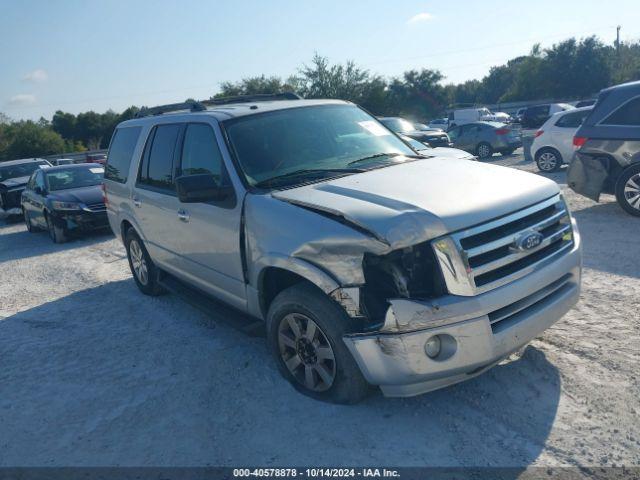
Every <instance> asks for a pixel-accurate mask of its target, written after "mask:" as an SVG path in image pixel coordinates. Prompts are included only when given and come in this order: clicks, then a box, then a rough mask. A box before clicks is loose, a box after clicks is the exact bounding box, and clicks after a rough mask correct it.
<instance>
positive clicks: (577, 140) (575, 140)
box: [573, 137, 589, 148]
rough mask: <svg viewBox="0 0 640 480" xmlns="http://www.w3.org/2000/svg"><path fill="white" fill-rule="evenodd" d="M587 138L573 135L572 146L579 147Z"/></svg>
mask: <svg viewBox="0 0 640 480" xmlns="http://www.w3.org/2000/svg"><path fill="white" fill-rule="evenodd" d="M587 140H589V139H588V138H587V137H573V147H574V148H580V147H582V146H583V145H584V144H585V143H587Z"/></svg>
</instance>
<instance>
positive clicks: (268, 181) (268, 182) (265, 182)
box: [255, 168, 365, 188]
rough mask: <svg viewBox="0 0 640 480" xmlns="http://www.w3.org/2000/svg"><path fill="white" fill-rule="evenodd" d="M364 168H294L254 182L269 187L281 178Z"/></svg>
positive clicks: (355, 170)
mask: <svg viewBox="0 0 640 480" xmlns="http://www.w3.org/2000/svg"><path fill="white" fill-rule="evenodd" d="M364 171H365V170H362V169H360V168H303V169H300V170H294V171H293V172H289V173H283V174H282V175H277V176H275V177H271V178H267V179H266V180H262V181H260V182H258V183H256V184H255V186H256V187H258V188H264V187H271V186H273V185H277V184H279V183H281V182H282V181H283V180H286V179H288V178H295V177H304V176H306V175H311V176H315V175H323V174H325V173H329V174H331V173H338V174H349V173H362V172H364Z"/></svg>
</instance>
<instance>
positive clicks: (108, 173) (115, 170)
mask: <svg viewBox="0 0 640 480" xmlns="http://www.w3.org/2000/svg"><path fill="white" fill-rule="evenodd" d="M140 130H142V127H127V128H119V129H117V130H116V131H115V133H114V134H113V139H112V140H111V146H110V147H109V155H108V157H107V165H106V167H105V168H106V170H105V173H104V178H107V179H109V180H113V181H114V182H120V183H125V182H126V181H127V176H128V175H129V166H130V165H131V159H132V158H133V151H134V150H135V148H136V144H137V143H138V137H139V136H140Z"/></svg>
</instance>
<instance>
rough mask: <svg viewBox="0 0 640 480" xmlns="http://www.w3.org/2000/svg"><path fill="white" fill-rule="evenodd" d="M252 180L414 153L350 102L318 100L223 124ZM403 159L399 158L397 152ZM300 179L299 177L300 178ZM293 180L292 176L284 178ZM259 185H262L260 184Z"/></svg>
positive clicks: (321, 172)
mask: <svg viewBox="0 0 640 480" xmlns="http://www.w3.org/2000/svg"><path fill="white" fill-rule="evenodd" d="M224 127H225V130H226V132H227V136H228V138H229V141H230V143H231V146H232V148H233V150H234V152H235V155H236V158H237V160H238V163H239V166H240V168H241V169H242V172H243V173H244V175H245V177H246V179H247V181H248V182H249V184H251V185H257V184H259V183H262V184H265V183H266V182H268V181H269V180H271V179H275V178H277V177H283V176H286V175H289V176H291V175H292V174H295V173H298V172H299V173H300V174H309V175H314V176H320V177H322V176H325V177H326V176H327V175H330V174H333V175H335V174H336V173H340V172H341V171H342V173H343V174H347V173H354V168H353V165H354V164H355V163H358V168H359V169H360V168H367V167H375V166H376V165H377V166H380V165H381V164H389V163H391V162H398V161H402V160H399V159H398V158H394V157H396V156H398V155H415V153H414V152H413V151H412V150H411V149H410V148H409V147H408V146H407V145H405V144H404V143H403V142H402V141H401V140H400V139H399V138H398V137H396V136H395V135H393V134H392V133H391V132H389V131H388V130H387V129H386V128H384V127H383V126H382V125H380V124H379V123H378V122H377V121H376V120H375V119H374V118H372V117H371V116H370V115H368V114H367V113H365V112H364V111H363V110H361V109H359V108H358V107H355V106H353V105H321V106H314V107H300V108H291V109H286V110H279V111H274V112H268V113H265V114H262V115H248V116H246V117H240V118H237V119H233V120H228V121H227V122H225V123H224ZM401 158H402V157H401ZM299 181H300V180H298V183H299ZM287 182H288V184H295V183H296V180H295V177H291V178H289V179H288V181H287ZM258 186H260V185H258Z"/></svg>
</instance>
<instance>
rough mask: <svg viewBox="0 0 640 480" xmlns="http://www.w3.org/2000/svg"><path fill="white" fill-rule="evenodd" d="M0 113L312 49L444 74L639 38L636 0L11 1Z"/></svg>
mask: <svg viewBox="0 0 640 480" xmlns="http://www.w3.org/2000/svg"><path fill="white" fill-rule="evenodd" d="M0 12H1V14H0V51H1V52H2V57H1V59H2V60H1V63H0V112H3V113H5V114H6V115H8V116H9V117H10V118H12V119H15V120H18V119H37V118H40V117H41V116H44V117H45V118H49V119H50V118H51V116H52V115H53V113H54V112H55V111H56V110H63V111H67V112H71V113H78V112H82V111H87V110H94V111H97V112H104V111H106V110H107V109H109V108H111V109H113V110H115V111H118V112H119V111H122V110H124V109H125V108H126V107H128V106H130V105H138V106H140V105H146V106H152V105H158V104H163V103H172V102H177V101H183V100H185V99H186V98H196V99H204V98H209V96H211V95H213V94H214V93H216V92H217V91H218V90H219V86H220V83H221V82H224V81H237V80H240V79H242V78H245V77H248V76H253V75H260V74H265V75H267V76H271V75H277V76H281V77H284V78H286V77H287V76H289V75H291V74H294V73H296V71H297V69H298V68H299V67H300V66H301V65H303V64H304V63H309V62H310V60H311V58H312V57H313V54H314V52H317V53H319V54H321V55H324V56H326V57H328V58H329V60H330V61H331V62H344V61H346V60H354V61H355V62H356V63H357V64H358V65H359V66H361V67H364V68H366V69H368V70H370V71H371V72H372V73H377V74H380V75H383V76H385V77H393V76H400V75H401V74H402V73H403V72H404V71H406V70H410V69H420V68H433V69H438V70H440V71H441V72H442V73H443V74H444V75H445V77H446V83H459V82H463V81H465V80H469V79H474V78H478V79H480V78H482V77H483V76H484V75H486V74H487V73H488V71H489V68H490V67H491V66H493V65H500V64H503V63H505V62H506V61H507V60H509V59H510V58H513V57H516V56H518V55H523V54H526V53H528V52H529V51H530V50H531V47H532V46H533V44H534V43H536V42H539V43H541V44H542V46H543V47H544V46H550V45H552V44H553V43H557V42H559V41H561V40H563V39H565V38H568V37H571V36H576V37H584V36H588V35H591V34H596V35H598V36H599V37H600V38H601V39H602V40H603V41H606V42H607V43H611V42H613V40H614V39H615V34H616V26H617V25H621V26H622V30H621V38H622V40H623V41H625V40H638V39H640V8H638V0H609V1H608V2H606V3H604V2H602V1H601V0H536V1H522V0H510V1H508V2H504V1H493V2H487V1H471V0H458V1H450V2H447V1H444V0H439V1H429V0H427V1H421V0H395V1H392V0H342V1H341V0H314V1H311V0H262V1H260V0H153V1H152V0H109V1H107V0H56V1H49V0H0Z"/></svg>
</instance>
